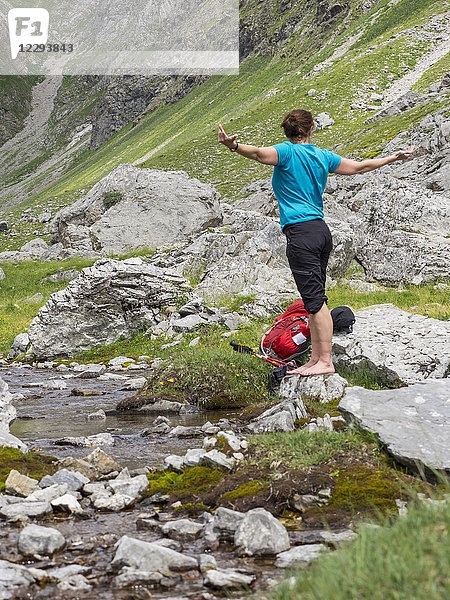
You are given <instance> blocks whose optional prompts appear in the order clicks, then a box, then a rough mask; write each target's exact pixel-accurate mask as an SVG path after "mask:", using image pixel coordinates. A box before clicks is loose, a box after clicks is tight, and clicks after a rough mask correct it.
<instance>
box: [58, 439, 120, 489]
mask: <svg viewBox="0 0 450 600" xmlns="http://www.w3.org/2000/svg"><path fill="white" fill-rule="evenodd" d="M60 464H61V466H63V467H65V468H66V469H68V470H70V471H71V472H72V471H79V472H80V473H81V474H82V475H84V476H85V477H87V478H88V479H90V480H96V479H98V478H99V477H102V476H103V475H109V473H112V472H113V471H118V472H120V471H121V470H122V467H121V466H120V465H119V464H118V463H117V462H116V461H115V460H114V459H113V458H111V456H109V455H108V454H106V452H104V451H103V450H101V449H100V448H96V449H95V450H93V451H92V452H91V453H90V454H88V455H87V456H84V457H83V458H77V459H74V458H72V457H68V458H66V459H64V460H62V461H61V463H60ZM86 483H87V482H86Z"/></svg>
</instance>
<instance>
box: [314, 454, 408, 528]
mask: <svg viewBox="0 0 450 600" xmlns="http://www.w3.org/2000/svg"><path fill="white" fill-rule="evenodd" d="M333 480H334V485H333V493H332V496H331V498H330V501H329V503H328V504H327V505H326V506H324V507H320V508H310V509H308V510H306V511H305V513H304V514H303V520H304V522H305V524H308V523H314V524H317V521H319V522H320V521H323V522H324V523H326V524H327V525H329V526H335V525H341V524H342V522H343V521H346V520H348V518H349V517H355V516H356V517H362V516H364V517H368V516H377V515H379V514H396V513H397V505H396V503H395V499H396V498H407V497H408V494H407V493H406V487H405V483H404V482H402V480H401V479H400V473H399V474H398V476H397V475H396V473H395V472H394V471H392V470H389V469H387V468H383V467H382V466H381V465H376V464H357V465H354V466H350V467H344V468H343V469H341V468H338V469H336V471H334V472H333Z"/></svg>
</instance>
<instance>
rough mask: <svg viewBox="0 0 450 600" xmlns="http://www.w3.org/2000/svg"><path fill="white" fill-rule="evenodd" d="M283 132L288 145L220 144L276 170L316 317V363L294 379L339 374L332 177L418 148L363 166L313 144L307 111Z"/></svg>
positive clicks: (301, 287) (291, 242)
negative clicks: (328, 211) (328, 205)
mask: <svg viewBox="0 0 450 600" xmlns="http://www.w3.org/2000/svg"><path fill="white" fill-rule="evenodd" d="M281 127H282V128H283V129H284V132H285V134H286V137H287V138H288V141H285V142H282V143H281V144H275V145H274V146H269V147H264V148H258V147H256V146H249V145H247V144H240V143H238V142H237V141H236V138H237V137H238V136H237V135H232V136H228V135H227V134H226V133H225V131H224V129H223V127H222V125H219V142H220V143H222V144H224V145H225V146H227V148H229V149H230V150H231V151H232V152H237V153H238V154H240V155H241V156H243V157H245V158H251V159H253V160H256V161H258V162H260V163H262V164H265V165H273V167H274V170H273V177H272V186H273V190H274V193H275V196H276V198H277V201H278V205H279V208H280V224H281V228H282V231H283V233H284V234H285V235H286V238H287V248H286V256H287V258H288V261H289V266H290V268H291V271H292V274H293V276H294V279H295V283H296V285H297V288H298V291H299V292H300V295H301V297H302V299H303V302H304V305H305V308H306V310H307V311H308V312H309V313H310V330H311V358H310V360H309V361H308V363H306V364H305V365H302V366H301V367H299V368H297V369H294V370H292V371H290V372H289V374H300V375H321V374H324V373H334V366H333V361H332V358H331V340H332V335H333V322H332V320H331V315H330V311H329V310H328V306H327V301H328V298H327V296H326V295H325V278H326V268H327V264H328V258H329V256H330V252H331V250H332V246H333V244H332V238H331V233H330V230H329V229H328V226H327V224H326V223H325V221H324V217H323V201H322V194H323V191H324V189H325V185H326V182H327V177H328V173H339V174H340V175H356V174H357V173H367V172H368V171H373V170H374V169H378V168H379V167H382V166H384V165H387V164H389V163H391V162H394V161H396V160H405V159H407V158H409V157H410V156H411V154H412V152H413V150H414V147H412V146H411V147H409V148H408V149H407V150H402V151H399V152H396V153H395V154H392V155H391V156H387V157H386V158H373V159H367V160H363V161H361V162H358V161H356V160H350V159H348V158H342V157H340V156H339V155H338V154H335V153H334V152H330V151H329V150H324V149H322V148H317V147H316V146H314V144H312V143H311V134H312V131H313V128H314V121H313V116H312V114H311V113H310V112H309V111H307V110H297V109H296V110H291V112H289V113H288V114H287V115H285V117H284V119H283V122H282V123H281Z"/></svg>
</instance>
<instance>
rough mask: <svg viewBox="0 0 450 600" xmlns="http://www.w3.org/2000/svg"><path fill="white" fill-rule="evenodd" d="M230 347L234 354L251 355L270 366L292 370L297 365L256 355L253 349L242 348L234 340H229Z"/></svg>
mask: <svg viewBox="0 0 450 600" xmlns="http://www.w3.org/2000/svg"><path fill="white" fill-rule="evenodd" d="M230 346H231V347H232V348H233V350H235V351H236V352H242V353H244V354H251V355H252V356H256V358H262V359H263V360H265V361H266V362H268V363H270V364H271V365H276V366H277V367H282V366H286V367H291V368H294V369H295V368H296V367H297V365H296V364H295V363H293V362H284V361H283V360H279V359H277V358H271V357H270V356H264V355H263V354H258V353H257V352H256V350H253V348H249V346H242V345H241V344H238V343H237V342H235V341H234V340H231V342H230Z"/></svg>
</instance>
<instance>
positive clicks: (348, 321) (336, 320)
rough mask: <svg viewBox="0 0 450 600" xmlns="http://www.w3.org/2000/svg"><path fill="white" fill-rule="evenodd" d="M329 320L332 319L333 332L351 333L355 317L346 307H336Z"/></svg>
mask: <svg viewBox="0 0 450 600" xmlns="http://www.w3.org/2000/svg"><path fill="white" fill-rule="evenodd" d="M331 318H332V319H333V332H335V333H337V332H338V331H343V332H345V333H351V332H352V331H353V324H354V322H355V321H356V317H355V315H354V313H353V311H352V310H351V309H350V308H349V307H348V306H336V308H333V310H332V311H331Z"/></svg>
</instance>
